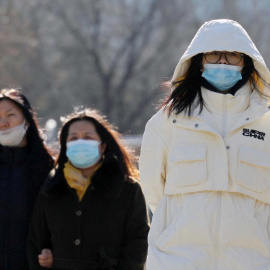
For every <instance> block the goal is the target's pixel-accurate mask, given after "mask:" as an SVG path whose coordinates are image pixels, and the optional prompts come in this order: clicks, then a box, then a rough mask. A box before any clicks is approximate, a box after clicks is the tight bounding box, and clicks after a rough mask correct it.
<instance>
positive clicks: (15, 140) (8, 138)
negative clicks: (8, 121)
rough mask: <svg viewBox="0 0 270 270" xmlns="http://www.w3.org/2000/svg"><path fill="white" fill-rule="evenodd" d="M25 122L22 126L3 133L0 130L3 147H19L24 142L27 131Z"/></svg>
mask: <svg viewBox="0 0 270 270" xmlns="http://www.w3.org/2000/svg"><path fill="white" fill-rule="evenodd" d="M27 128H28V127H27V126H26V125H25V120H24V122H23V123H22V124H21V125H18V126H16V127H13V128H10V129H7V130H4V131H1V130H0V144H2V145H3V146H17V145H19V144H20V142H21V141H22V140H23V138H24V135H25V133H26V131H27Z"/></svg>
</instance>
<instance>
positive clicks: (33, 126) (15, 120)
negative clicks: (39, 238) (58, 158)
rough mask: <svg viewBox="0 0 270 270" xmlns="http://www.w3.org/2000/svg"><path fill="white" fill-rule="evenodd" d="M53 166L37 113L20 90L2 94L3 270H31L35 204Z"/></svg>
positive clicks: (0, 197)
mask: <svg viewBox="0 0 270 270" xmlns="http://www.w3.org/2000/svg"><path fill="white" fill-rule="evenodd" d="M52 167H53V159H52V158H51V156H50V154H49V153H48V150H47V148H46V146H45V145H44V143H43V140H42V138H41V136H40V133H39V130H38V124H37V121H36V118H35V115H34V112H33V110H32V108H31V106H30V104H29V102H28V100H27V99H26V97H25V96H24V95H23V94H21V93H20V92H19V91H17V90H14V89H4V90H2V91H1V92H0V269H1V270H27V269H29V268H28V266H27V253H26V237H27V232H28V226H29V221H30V217H31V214H32V210H33V207H34V202H35V200H36V197H37V194H38V192H39V189H40V187H41V185H42V184H43V183H44V180H45V178H46V177H47V175H48V173H49V171H50V170H51V169H52Z"/></svg>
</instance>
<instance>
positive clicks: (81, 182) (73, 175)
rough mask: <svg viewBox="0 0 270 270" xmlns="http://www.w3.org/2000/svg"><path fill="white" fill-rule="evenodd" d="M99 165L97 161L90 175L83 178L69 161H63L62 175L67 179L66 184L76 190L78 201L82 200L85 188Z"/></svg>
mask: <svg viewBox="0 0 270 270" xmlns="http://www.w3.org/2000/svg"><path fill="white" fill-rule="evenodd" d="M100 166H101V163H99V164H98V165H97V166H96V168H95V169H94V170H93V172H92V173H91V175H90V176H88V177H87V178H85V177H84V176H83V175H82V173H81V171H80V170H79V169H77V168H75V167H73V166H72V165H71V163H70V162H67V163H65V167H64V175H65V178H66V180H67V183H68V185H69V186H70V187H71V188H74V189H75V190H76V193H77V196H78V198H79V201H81V200H82V198H83V195H84V194H85V191H86V189H87V188H88V186H89V185H90V183H91V178H92V176H93V175H94V173H95V172H96V170H97V169H98V168H99V167H100Z"/></svg>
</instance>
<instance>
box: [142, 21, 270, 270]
mask: <svg viewBox="0 0 270 270" xmlns="http://www.w3.org/2000/svg"><path fill="white" fill-rule="evenodd" d="M214 50H220V51H223V50H226V51H238V52H242V53H245V54H247V55H249V56H250V57H251V58H252V59H253V61H254V65H255V68H256V69H257V71H258V72H259V73H260V76H261V77H262V78H263V79H264V80H265V81H266V82H267V83H269V81H270V73H269V70H268V69H267V67H266V65H265V63H264V61H263V58H262V56H261V55H260V53H259V52H258V50H257V49H256V47H255V45H254V44H253V42H252V41H251V39H250V37H249V36H248V34H247V33H246V31H245V30H244V29H243V28H242V27H241V26H240V25H239V24H238V23H237V22H235V21H231V20H214V21H210V22H206V23H205V24H204V25H203V26H202V27H201V28H200V29H199V31H198V32H197V34H196V36H195V37H194V39H193V40H192V42H191V44H190V46H189V47H188V49H187V51H186V52H185V53H184V55H183V56H182V58H181V59H180V61H179V63H178V65H177V67H176V69H175V72H174V75H173V81H175V80H177V79H178V78H179V77H181V76H183V75H184V73H185V72H186V70H187V68H188V65H189V59H190V58H191V57H192V56H194V55H196V54H198V53H202V52H210V51H214ZM260 90H261V91H262V92H264V94H268V95H269V89H268V88H267V87H266V86H264V87H261V88H260ZM202 95H203V99H204V102H205V107H204V109H203V111H202V113H201V114H199V108H196V109H195V111H194V113H193V116H192V117H187V116H186V115H184V114H183V113H181V114H179V115H177V116H176V115H171V116H170V117H168V115H167V113H166V112H165V111H164V110H160V111H159V112H158V113H157V114H156V115H154V116H153V117H152V119H150V120H149V122H148V123H147V125H146V129H145V133H144V136H143V143H142V149H141V156H140V162H139V165H140V175H141V185H142V188H143V190H144V193H145V196H146V199H147V201H148V203H149V205H150V208H151V210H152V211H153V213H154V216H153V220H152V225H151V229H150V233H149V251H148V260H147V270H164V269H166V270H180V269H181V270H195V269H196V270H198V269H200V270H201V269H205V270H210V269H213V270H225V269H226V270H232V269H233V270H268V269H270V238H269V235H270V103H269V99H267V98H265V97H262V96H261V95H259V94H258V92H257V91H252V89H251V88H250V85H249V84H246V85H245V86H243V87H242V88H241V89H239V90H238V91H237V92H236V94H235V96H232V95H231V94H227V95H223V94H219V93H215V92H211V91H209V90H207V89H204V88H202Z"/></svg>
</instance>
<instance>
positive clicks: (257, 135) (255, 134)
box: [242, 128, 265, 141]
mask: <svg viewBox="0 0 270 270" xmlns="http://www.w3.org/2000/svg"><path fill="white" fill-rule="evenodd" d="M242 134H243V135H244V136H248V137H253V138H256V139H259V140H263V141H264V136H265V133H264V132H261V131H258V130H254V129H248V128H243V133H242Z"/></svg>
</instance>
